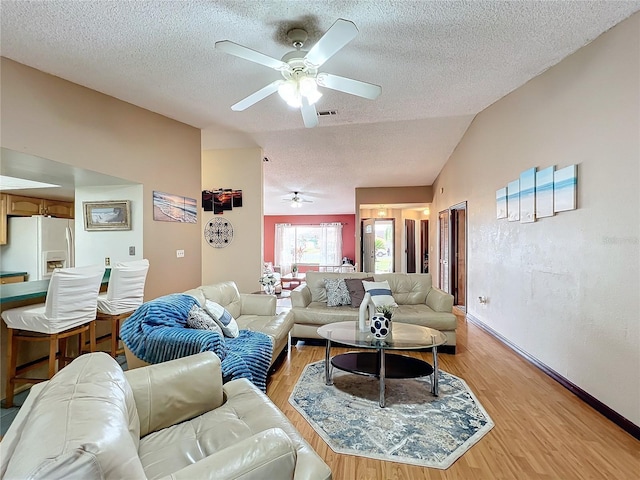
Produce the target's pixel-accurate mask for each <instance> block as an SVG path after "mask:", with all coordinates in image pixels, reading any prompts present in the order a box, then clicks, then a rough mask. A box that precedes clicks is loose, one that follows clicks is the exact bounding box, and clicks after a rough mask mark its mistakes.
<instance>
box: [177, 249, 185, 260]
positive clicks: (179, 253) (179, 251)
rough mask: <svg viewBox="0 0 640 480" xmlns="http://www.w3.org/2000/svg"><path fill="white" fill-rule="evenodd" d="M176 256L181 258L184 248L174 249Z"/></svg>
mask: <svg viewBox="0 0 640 480" xmlns="http://www.w3.org/2000/svg"><path fill="white" fill-rule="evenodd" d="M176 257H178V258H183V257H184V250H176Z"/></svg>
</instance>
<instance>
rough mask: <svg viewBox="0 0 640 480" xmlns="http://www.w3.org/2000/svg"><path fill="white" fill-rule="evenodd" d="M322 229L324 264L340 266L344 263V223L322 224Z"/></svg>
mask: <svg viewBox="0 0 640 480" xmlns="http://www.w3.org/2000/svg"><path fill="white" fill-rule="evenodd" d="M320 227H322V242H321V252H322V262H321V263H322V264H324V265H340V264H341V263H342V223H321V224H320Z"/></svg>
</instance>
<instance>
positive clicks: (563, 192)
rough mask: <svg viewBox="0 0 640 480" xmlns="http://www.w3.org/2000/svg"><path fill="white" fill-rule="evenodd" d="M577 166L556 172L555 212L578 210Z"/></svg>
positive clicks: (554, 188) (554, 187)
mask: <svg viewBox="0 0 640 480" xmlns="http://www.w3.org/2000/svg"><path fill="white" fill-rule="evenodd" d="M577 170H578V169H577V166H576V165H569V166H568V167H565V168H561V169H560V170H556V171H555V172H554V174H553V210H554V211H555V212H565V211H567V210H575V209H576V185H577V182H578V175H577Z"/></svg>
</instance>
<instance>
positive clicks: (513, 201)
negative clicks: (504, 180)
mask: <svg viewBox="0 0 640 480" xmlns="http://www.w3.org/2000/svg"><path fill="white" fill-rule="evenodd" d="M507 212H508V218H509V221H510V222H517V221H518V220H520V180H514V181H513V182H509V183H508V184H507Z"/></svg>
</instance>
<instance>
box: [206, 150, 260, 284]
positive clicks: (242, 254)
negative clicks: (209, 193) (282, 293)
mask: <svg viewBox="0 0 640 480" xmlns="http://www.w3.org/2000/svg"><path fill="white" fill-rule="evenodd" d="M262 157H263V155H262V149H260V148H246V149H232V150H205V151H204V152H202V189H203V190H205V189H206V190H211V189H217V188H232V189H234V190H237V189H240V190H242V194H243V205H242V207H241V208H234V209H233V210H231V211H225V212H224V214H223V215H221V217H222V218H225V219H227V220H229V222H230V223H231V225H232V226H233V231H234V236H233V241H232V242H231V244H230V245H229V246H227V247H225V248H213V247H211V246H210V245H209V244H208V243H207V242H206V241H205V239H204V235H202V236H201V239H202V240H201V245H202V264H203V267H202V284H203V285H207V284H210V283H214V282H221V281H227V280H233V281H234V282H236V285H237V286H238V289H239V290H240V292H242V293H251V292H256V291H258V290H260V284H259V283H258V279H259V278H260V274H261V272H262V251H263V248H262V241H263V228H264V227H263V221H262V212H263V173H262ZM201 212H202V224H203V229H204V228H206V226H207V222H208V221H209V220H211V219H213V218H215V217H220V215H214V214H213V212H204V211H202V210H201Z"/></svg>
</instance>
